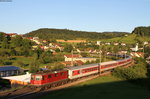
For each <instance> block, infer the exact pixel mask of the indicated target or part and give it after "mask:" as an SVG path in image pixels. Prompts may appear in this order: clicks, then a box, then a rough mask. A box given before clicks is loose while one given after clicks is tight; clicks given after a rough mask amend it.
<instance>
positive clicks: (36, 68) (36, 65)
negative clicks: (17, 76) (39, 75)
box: [29, 59, 39, 73]
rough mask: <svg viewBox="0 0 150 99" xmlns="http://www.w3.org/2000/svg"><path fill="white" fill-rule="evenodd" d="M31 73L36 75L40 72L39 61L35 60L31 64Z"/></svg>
mask: <svg viewBox="0 0 150 99" xmlns="http://www.w3.org/2000/svg"><path fill="white" fill-rule="evenodd" d="M29 71H30V72H31V73H36V72H38V71H39V62H38V60H36V59H34V60H33V61H32V62H31V63H30V70H29Z"/></svg>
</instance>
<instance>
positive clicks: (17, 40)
mask: <svg viewBox="0 0 150 99" xmlns="http://www.w3.org/2000/svg"><path fill="white" fill-rule="evenodd" d="M22 40H23V39H22V37H21V36H19V35H17V36H16V37H14V38H13V39H12V40H11V43H12V45H13V46H14V47H20V46H22Z"/></svg>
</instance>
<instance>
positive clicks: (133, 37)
mask: <svg viewBox="0 0 150 99" xmlns="http://www.w3.org/2000/svg"><path fill="white" fill-rule="evenodd" d="M137 40H139V41H141V42H143V41H150V39H149V37H139V36H137V35H136V34H130V35H128V36H123V37H116V38H112V39H107V40H101V41H103V42H123V43H126V44H136V43H137Z"/></svg>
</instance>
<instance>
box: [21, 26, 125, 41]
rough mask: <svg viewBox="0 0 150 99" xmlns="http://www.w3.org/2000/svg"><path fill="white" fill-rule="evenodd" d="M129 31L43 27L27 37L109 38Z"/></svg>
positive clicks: (66, 38) (47, 38) (48, 38)
mask: <svg viewBox="0 0 150 99" xmlns="http://www.w3.org/2000/svg"><path fill="white" fill-rule="evenodd" d="M125 34H127V32H85V31H73V30H68V29H49V28H42V29H38V30H35V31H32V32H29V33H27V34H25V35H24V36H26V37H35V36H36V37H39V38H40V39H46V40H50V39H51V40H52V39H65V40H70V39H109V38H114V37H121V36H124V35H125Z"/></svg>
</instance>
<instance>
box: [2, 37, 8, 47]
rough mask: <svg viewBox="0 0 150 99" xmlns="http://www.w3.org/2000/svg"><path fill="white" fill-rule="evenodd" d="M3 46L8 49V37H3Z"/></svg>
mask: <svg viewBox="0 0 150 99" xmlns="http://www.w3.org/2000/svg"><path fill="white" fill-rule="evenodd" d="M2 48H4V49H8V48H9V43H8V39H7V38H6V37H5V38H3V42H2Z"/></svg>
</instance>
